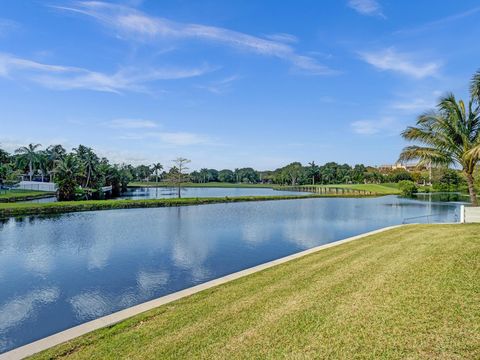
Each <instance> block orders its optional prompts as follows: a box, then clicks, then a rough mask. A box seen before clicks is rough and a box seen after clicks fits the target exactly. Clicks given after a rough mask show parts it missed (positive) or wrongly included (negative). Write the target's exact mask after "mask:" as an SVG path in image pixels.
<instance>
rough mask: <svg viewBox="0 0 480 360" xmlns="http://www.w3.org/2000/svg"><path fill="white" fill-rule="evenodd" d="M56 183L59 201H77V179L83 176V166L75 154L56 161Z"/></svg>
mask: <svg viewBox="0 0 480 360" xmlns="http://www.w3.org/2000/svg"><path fill="white" fill-rule="evenodd" d="M54 171H55V175H56V176H55V181H56V184H57V187H58V190H57V192H58V194H57V197H58V199H59V200H67V201H69V200H75V189H76V188H77V186H78V183H77V178H78V176H79V175H80V174H81V165H80V163H79V160H78V158H77V157H76V156H75V155H74V154H68V155H66V156H64V157H63V158H62V159H60V160H56V161H55V170H54Z"/></svg>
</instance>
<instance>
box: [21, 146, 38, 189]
mask: <svg viewBox="0 0 480 360" xmlns="http://www.w3.org/2000/svg"><path fill="white" fill-rule="evenodd" d="M40 146H42V145H40V144H28V146H22V147H20V148H18V149H17V150H15V153H16V154H18V155H19V160H20V163H23V164H24V163H27V164H28V175H29V176H30V181H32V176H33V173H34V171H35V165H36V164H37V162H38V157H39V154H38V151H37V149H38V148H39V147H40Z"/></svg>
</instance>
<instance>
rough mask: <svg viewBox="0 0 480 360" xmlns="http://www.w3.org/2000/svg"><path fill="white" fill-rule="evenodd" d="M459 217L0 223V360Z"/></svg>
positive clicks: (151, 214)
mask: <svg viewBox="0 0 480 360" xmlns="http://www.w3.org/2000/svg"><path fill="white" fill-rule="evenodd" d="M248 190H250V189H248ZM429 214H435V216H433V217H428V218H427V217H424V216H425V215H429ZM457 214H458V204H443V203H433V202H432V203H428V202H422V201H417V200H408V199H400V198H396V197H394V196H386V197H382V198H371V199H331V198H330V199H329V198H324V199H302V200H285V201H268V202H255V203H234V204H215V205H203V206H191V207H178V208H158V209H131V210H114V211H99V212H84V213H74V214H65V215H58V216H54V217H43V218H42V217H28V218H22V219H9V220H6V221H4V222H2V223H0V352H2V351H7V350H9V349H12V348H14V347H17V346H20V345H23V344H26V343H29V342H31V341H34V340H37V339H39V338H42V337H45V336H47V335H50V334H53V333H55V332H58V331H61V330H64V329H66V328H69V327H71V326H74V325H77V324H80V323H83V322H86V321H88V320H92V319H95V318H97V317H100V316H102V315H106V314H109V313H112V312H114V311H117V310H120V309H123V308H126V307H129V306H132V305H135V304H138V303H141V302H144V301H147V300H150V299H153V298H156V297H159V296H162V295H165V294H168V293H171V292H174V291H178V290H180V289H184V288H186V287H190V286H192V285H195V284H198V283H202V282H205V281H208V280H210V279H214V278H217V277H220V276H223V275H226V274H229V273H232V272H235V271H239V270H242V269H245V268H248V267H251V266H254V265H257V264H260V263H264V262H266V261H270V260H273V259H276V258H279V257H282V256H286V255H289V254H292V253H295V252H298V251H301V250H304V249H307V248H311V247H313V246H317V245H320V244H325V243H329V242H332V241H336V240H339V239H342V238H345V237H348V236H352V235H355V234H359V233H363V232H366V231H370V230H373V229H378V228H381V227H384V226H387V225H393V224H400V223H402V222H403V221H404V219H406V218H412V217H419V216H421V217H419V218H416V219H415V221H414V222H426V221H437V222H438V221H454V220H455V219H456V216H457Z"/></svg>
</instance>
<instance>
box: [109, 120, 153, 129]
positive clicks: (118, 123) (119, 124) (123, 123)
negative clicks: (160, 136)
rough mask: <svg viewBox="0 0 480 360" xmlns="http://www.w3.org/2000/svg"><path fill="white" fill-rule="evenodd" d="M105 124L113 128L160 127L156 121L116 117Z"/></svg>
mask: <svg viewBox="0 0 480 360" xmlns="http://www.w3.org/2000/svg"><path fill="white" fill-rule="evenodd" d="M104 124H105V125H106V126H108V127H110V128H113V129H152V128H156V127H158V124H157V123H156V122H154V121H151V120H144V119H115V120H111V121H107V122H106V123H104Z"/></svg>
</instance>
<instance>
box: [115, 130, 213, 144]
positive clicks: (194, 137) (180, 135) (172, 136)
mask: <svg viewBox="0 0 480 360" xmlns="http://www.w3.org/2000/svg"><path fill="white" fill-rule="evenodd" d="M118 138H119V139H121V140H157V141H160V143H161V144H162V145H167V146H193V145H209V144H213V140H212V139H211V138H210V137H209V136H206V135H203V134H197V133H191V132H182V131H179V132H144V133H138V132H136V133H127V134H122V135H120V136H119V137H118Z"/></svg>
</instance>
